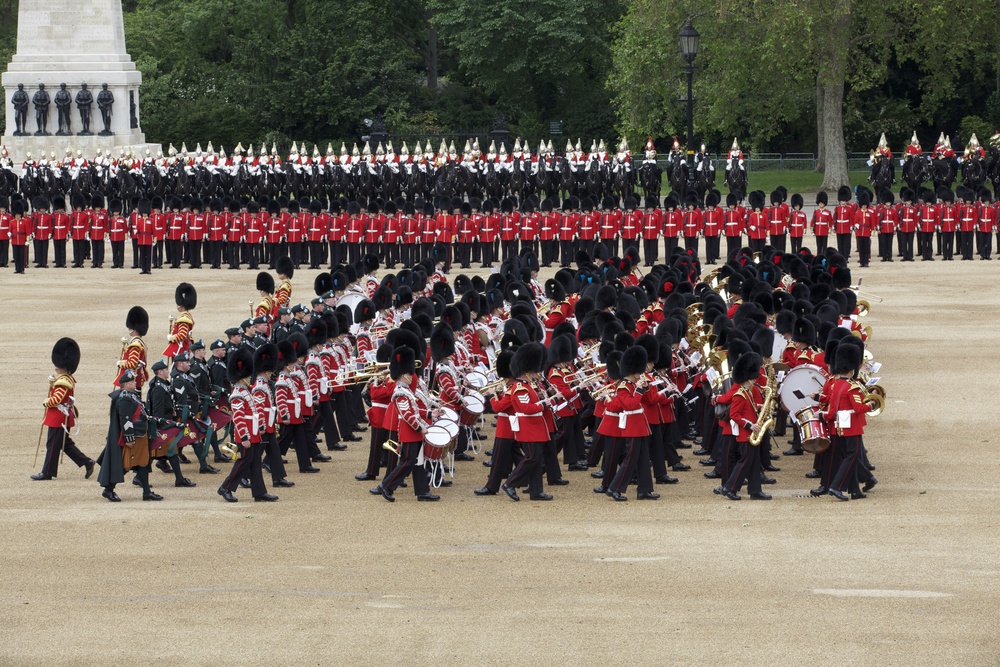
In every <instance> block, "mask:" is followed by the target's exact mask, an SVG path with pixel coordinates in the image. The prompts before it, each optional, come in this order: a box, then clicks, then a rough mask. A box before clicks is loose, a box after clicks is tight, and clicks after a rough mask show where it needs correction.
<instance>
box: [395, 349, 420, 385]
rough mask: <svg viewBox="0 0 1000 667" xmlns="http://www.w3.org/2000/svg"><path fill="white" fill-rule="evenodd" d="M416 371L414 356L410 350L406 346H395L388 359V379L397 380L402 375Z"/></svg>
mask: <svg viewBox="0 0 1000 667" xmlns="http://www.w3.org/2000/svg"><path fill="white" fill-rule="evenodd" d="M416 370H417V363H416V356H415V355H414V352H413V349H412V348H410V347H409V346H408V345H397V346H396V347H394V348H392V355H391V356H390V357H389V377H390V378H392V379H393V380H398V379H399V378H401V377H402V376H404V375H408V374H411V373H415V372H416Z"/></svg>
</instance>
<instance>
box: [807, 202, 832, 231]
mask: <svg viewBox="0 0 1000 667" xmlns="http://www.w3.org/2000/svg"><path fill="white" fill-rule="evenodd" d="M832 226H833V212H832V211H831V210H830V209H828V208H817V209H816V210H815V211H813V218H812V228H813V235H814V236H829V235H830V228H831V227H832Z"/></svg>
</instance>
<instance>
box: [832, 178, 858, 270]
mask: <svg viewBox="0 0 1000 667" xmlns="http://www.w3.org/2000/svg"><path fill="white" fill-rule="evenodd" d="M837 202H838V203H837V208H835V209H833V231H834V233H835V234H836V235H837V252H839V253H840V254H841V255H843V256H844V257H845V258H847V259H850V258H851V232H852V231H853V230H854V205H853V204H851V189H850V188H849V187H847V186H846V185H842V186H840V189H839V190H838V191H837Z"/></svg>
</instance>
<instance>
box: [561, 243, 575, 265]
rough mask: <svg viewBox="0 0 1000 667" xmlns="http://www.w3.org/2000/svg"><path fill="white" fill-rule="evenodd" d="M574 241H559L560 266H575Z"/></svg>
mask: <svg viewBox="0 0 1000 667" xmlns="http://www.w3.org/2000/svg"><path fill="white" fill-rule="evenodd" d="M573 259H574V257H573V241H564V240H562V239H560V240H559V266H562V267H568V266H571V265H572V264H573Z"/></svg>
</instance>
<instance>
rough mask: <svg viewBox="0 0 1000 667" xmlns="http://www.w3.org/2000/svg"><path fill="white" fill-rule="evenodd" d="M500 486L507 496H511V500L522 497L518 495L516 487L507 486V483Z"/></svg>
mask: <svg viewBox="0 0 1000 667" xmlns="http://www.w3.org/2000/svg"><path fill="white" fill-rule="evenodd" d="M500 488H501V489H503V492H504V493H506V494H507V497H508V498H510V499H511V500H520V498H519V497H518V495H517V491H516V490H515V489H514V487H512V486H507V485H506V484H501V485H500Z"/></svg>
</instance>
